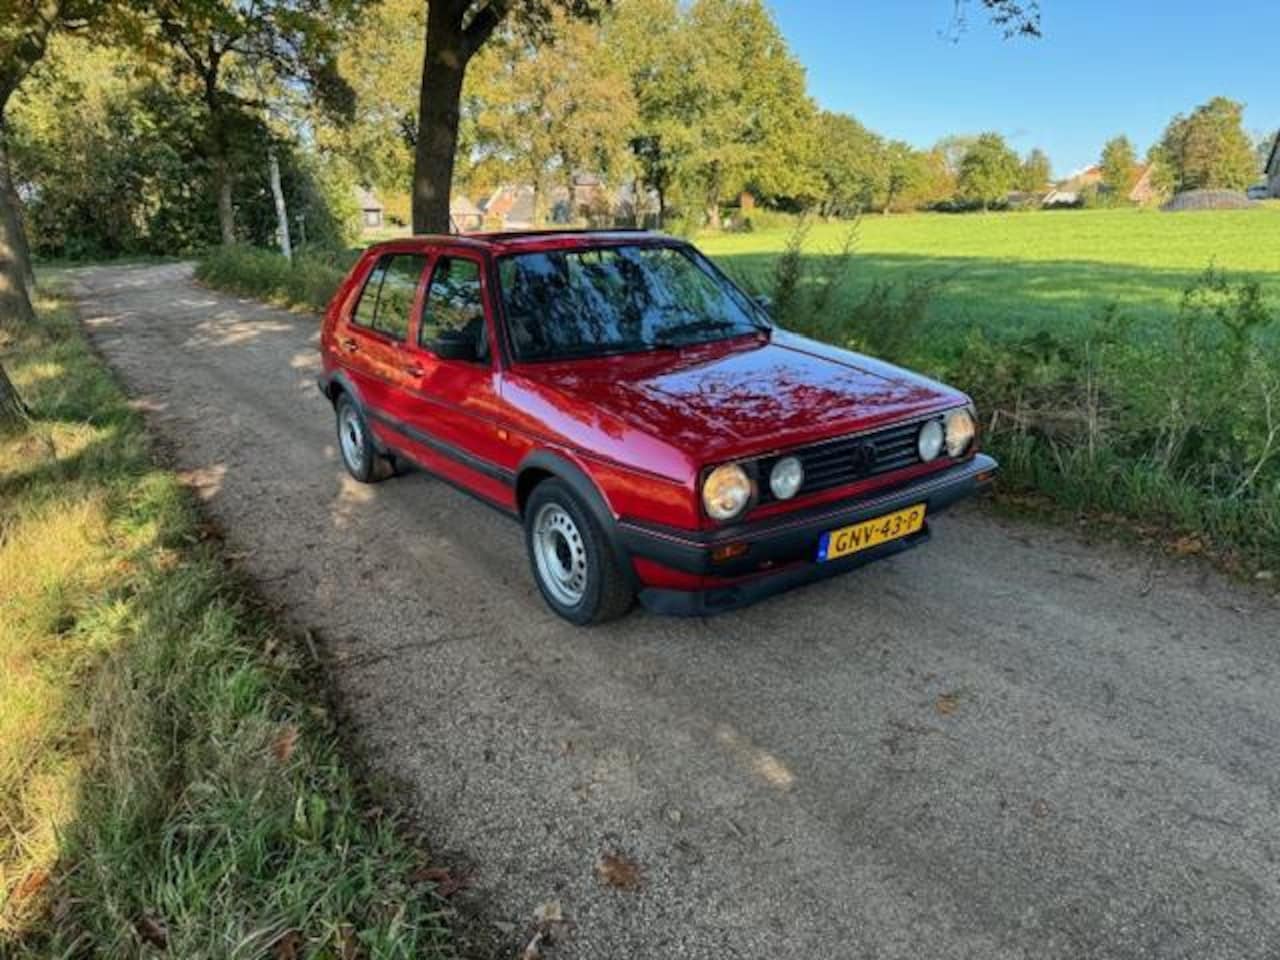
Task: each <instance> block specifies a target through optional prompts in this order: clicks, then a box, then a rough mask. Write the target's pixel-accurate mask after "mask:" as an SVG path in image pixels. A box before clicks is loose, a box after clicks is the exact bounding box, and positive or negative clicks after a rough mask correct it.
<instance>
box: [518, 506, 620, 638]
mask: <svg viewBox="0 0 1280 960" xmlns="http://www.w3.org/2000/svg"><path fill="white" fill-rule="evenodd" d="M524 530H525V546H526V547H527V548H528V551H529V562H530V565H531V566H532V568H533V578H534V580H535V581H536V582H537V584H538V589H539V590H540V591H541V592H542V596H543V598H544V599H545V600H546V601H547V604H548V605H549V606H550V607H551V609H552V610H554V611H555V612H556V613H558V614H560V616H562V617H564V618H565V619H566V620H568V621H570V622H571V623H576V624H579V625H585V624H589V623H603V622H605V621H606V620H613V619H616V618H617V617H620V616H622V615H623V614H624V613H626V612H627V611H628V610H629V609H630V608H631V604H632V602H633V601H634V599H635V594H634V592H633V591H632V589H631V584H630V582H629V581H628V579H627V577H626V575H625V574H624V572H623V571H622V569H621V568H620V567H619V565H618V561H617V559H616V558H615V557H614V555H613V551H612V550H611V549H610V548H609V543H608V542H607V541H606V539H605V536H604V534H603V532H601V530H600V528H599V525H598V524H597V523H596V522H595V519H594V518H593V517H592V516H591V514H590V512H589V511H588V510H587V509H586V508H585V507H584V506H583V505H582V503H581V502H580V501H579V500H578V498H577V497H576V496H575V495H574V493H573V491H572V490H570V489H569V487H568V486H567V485H565V484H564V483H562V482H561V481H559V480H544V481H543V482H542V483H540V484H538V486H537V487H535V488H534V491H533V493H532V494H531V495H530V496H529V502H528V504H527V505H526V507H525V513H524Z"/></svg>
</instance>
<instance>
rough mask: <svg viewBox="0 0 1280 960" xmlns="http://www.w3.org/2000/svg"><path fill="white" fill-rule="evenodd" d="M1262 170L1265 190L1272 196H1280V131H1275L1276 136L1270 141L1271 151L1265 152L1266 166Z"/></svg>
mask: <svg viewBox="0 0 1280 960" xmlns="http://www.w3.org/2000/svg"><path fill="white" fill-rule="evenodd" d="M1264 172H1265V175H1266V178H1267V192H1268V193H1269V194H1270V195H1271V196H1273V197H1280V131H1277V132H1276V138H1275V140H1273V141H1272V142H1271V152H1270V153H1269V154H1267V166H1266V168H1265V171H1264Z"/></svg>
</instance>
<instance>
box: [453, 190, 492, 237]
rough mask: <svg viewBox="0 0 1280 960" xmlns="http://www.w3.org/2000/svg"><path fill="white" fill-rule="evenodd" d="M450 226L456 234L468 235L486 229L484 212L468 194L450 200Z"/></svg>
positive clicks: (460, 194) (455, 195) (454, 196)
mask: <svg viewBox="0 0 1280 960" xmlns="http://www.w3.org/2000/svg"><path fill="white" fill-rule="evenodd" d="M449 224H450V227H451V229H452V230H453V232H454V233H468V232H470V231H472V230H479V229H481V228H482V227H484V212H483V211H482V210H481V209H480V208H479V207H477V206H476V205H475V204H474V203H472V202H471V198H470V197H468V196H467V195H466V194H462V193H456V194H454V195H453V196H452V197H450V198H449Z"/></svg>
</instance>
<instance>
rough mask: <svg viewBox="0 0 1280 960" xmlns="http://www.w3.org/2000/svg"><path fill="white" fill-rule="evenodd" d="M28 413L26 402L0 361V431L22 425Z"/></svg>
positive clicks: (7, 430)
mask: <svg viewBox="0 0 1280 960" xmlns="http://www.w3.org/2000/svg"><path fill="white" fill-rule="evenodd" d="M29 416H30V414H29V413H28V412H27V407H26V404H24V403H23V402H22V398H21V397H20V396H18V391H17V390H15V389H14V386H13V382H12V381H11V380H10V379H9V374H7V373H6V372H5V369H4V364H3V363H0V433H7V432H10V431H13V430H15V429H17V428H18V427H21V426H24V425H25V424H26V422H27V418H28V417H29Z"/></svg>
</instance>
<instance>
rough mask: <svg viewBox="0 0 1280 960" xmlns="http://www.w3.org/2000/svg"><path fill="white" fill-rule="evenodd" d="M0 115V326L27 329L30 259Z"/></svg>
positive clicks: (30, 320)
mask: <svg viewBox="0 0 1280 960" xmlns="http://www.w3.org/2000/svg"><path fill="white" fill-rule="evenodd" d="M8 146H9V145H8V140H7V137H6V129H5V125H4V114H3V113H0V327H6V326H8V327H10V328H11V329H12V328H19V327H24V326H29V325H30V324H31V323H33V322H34V320H35V312H34V311H33V310H32V309H31V293H30V290H29V288H28V286H27V278H28V277H29V276H30V275H31V256H30V254H29V253H28V251H27V241H26V237H25V236H24V235H23V231H22V216H21V214H20V213H19V211H18V208H17V194H16V193H15V192H14V190H13V177H12V175H11V174H10V171H9V149H8Z"/></svg>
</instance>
